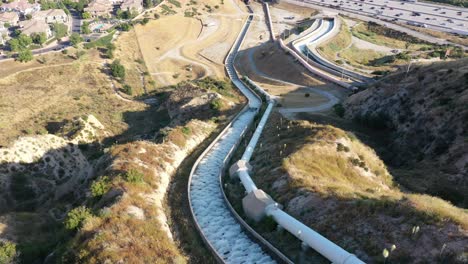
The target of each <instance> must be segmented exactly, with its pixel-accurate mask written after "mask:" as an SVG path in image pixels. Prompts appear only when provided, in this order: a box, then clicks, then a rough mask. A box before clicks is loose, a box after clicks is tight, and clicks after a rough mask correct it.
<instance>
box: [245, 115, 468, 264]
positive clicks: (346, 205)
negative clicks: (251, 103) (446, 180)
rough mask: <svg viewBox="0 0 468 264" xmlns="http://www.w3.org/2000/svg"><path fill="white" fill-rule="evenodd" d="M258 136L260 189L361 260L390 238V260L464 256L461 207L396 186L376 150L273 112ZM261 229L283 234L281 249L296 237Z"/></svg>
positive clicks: (467, 224) (458, 259)
mask: <svg viewBox="0 0 468 264" xmlns="http://www.w3.org/2000/svg"><path fill="white" fill-rule="evenodd" d="M260 142H261V144H260V147H259V148H258V149H257V150H256V153H255V154H254V155H253V157H254V160H253V161H252V162H251V164H252V166H253V177H254V181H255V182H256V183H257V185H258V186H259V188H262V189H264V190H265V191H266V192H268V193H269V194H271V195H272V197H273V198H274V199H275V200H277V201H278V202H280V203H281V204H283V205H284V207H285V210H286V211H287V212H288V213H290V214H292V215H294V216H295V217H297V218H298V219H300V220H301V221H302V222H303V223H305V224H307V225H308V226H310V227H312V228H313V229H315V230H317V231H318V232H320V233H321V234H323V235H325V236H326V237H328V238H329V239H331V240H332V241H334V242H336V243H337V244H338V245H340V246H342V247H343V248H345V249H347V250H349V251H351V252H354V253H355V254H357V255H358V256H359V257H360V258H361V259H363V260H364V261H366V262H367V263H380V262H381V261H383V257H382V250H383V249H384V248H387V249H389V250H390V248H391V246H392V245H395V246H396V249H395V250H394V251H393V252H391V253H390V258H389V261H387V262H389V263H434V262H437V261H442V262H444V263H445V262H446V263H463V261H464V260H463V258H464V257H463V254H464V252H465V250H466V248H465V246H466V244H467V243H468V232H467V228H468V214H467V212H465V211H464V210H462V209H459V208H456V207H454V206H453V205H451V204H450V203H448V202H446V201H443V200H441V199H439V198H435V197H431V196H428V195H421V194H413V193H408V192H404V191H402V190H401V189H400V188H399V186H398V185H397V184H396V183H395V182H394V180H393V179H392V176H391V175H390V174H389V172H388V171H387V168H386V166H385V164H384V163H383V162H382V161H381V160H380V159H379V157H378V156H377V155H376V154H375V152H374V151H373V150H372V149H371V148H369V147H368V146H366V145H364V144H363V143H361V142H360V141H359V140H358V139H357V138H356V137H355V136H354V135H353V134H351V133H348V132H345V131H343V130H340V129H338V128H335V127H332V126H328V125H319V124H316V123H311V122H307V121H291V122H289V121H287V120H285V119H281V118H280V116H279V115H273V116H272V117H271V119H270V121H269V123H268V125H267V127H266V130H265V131H264V134H263V136H262V138H261V141H260ZM273 229H274V228H273ZM416 229H418V231H416ZM265 236H267V237H270V238H271V239H272V241H275V243H278V244H280V245H281V242H278V241H281V240H284V241H289V242H284V243H283V247H285V248H287V247H290V245H292V244H294V243H293V242H291V241H295V240H291V238H290V236H288V235H286V234H285V233H283V235H278V233H277V231H270V232H266V234H265ZM278 238H280V239H278ZM293 259H294V258H293ZM295 261H298V262H302V263H308V262H307V261H306V260H302V261H301V258H300V257H298V258H297V259H295Z"/></svg>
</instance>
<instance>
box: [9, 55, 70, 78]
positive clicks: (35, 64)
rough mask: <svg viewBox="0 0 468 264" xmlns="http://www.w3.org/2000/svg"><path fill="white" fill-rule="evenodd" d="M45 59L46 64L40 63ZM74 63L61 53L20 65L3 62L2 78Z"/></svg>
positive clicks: (36, 58) (12, 62)
mask: <svg viewBox="0 0 468 264" xmlns="http://www.w3.org/2000/svg"><path fill="white" fill-rule="evenodd" d="M71 50H73V49H71ZM44 58H45V59H46V61H47V63H46V64H42V63H40V62H39V61H38V59H44ZM72 61H73V59H72V58H70V57H68V56H65V55H63V54H61V53H50V54H47V55H41V56H37V57H34V60H32V61H29V62H26V63H20V62H17V61H3V62H0V78H4V77H6V76H8V75H10V74H13V73H18V72H20V71H27V70H32V69H35V68H41V67H48V66H50V65H57V64H66V63H71V62H72Z"/></svg>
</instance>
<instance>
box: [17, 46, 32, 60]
mask: <svg viewBox="0 0 468 264" xmlns="http://www.w3.org/2000/svg"><path fill="white" fill-rule="evenodd" d="M33 58H34V57H33V54H32V51H31V50H29V49H23V50H21V51H19V52H18V61H20V62H28V61H31V60H32V59H33Z"/></svg>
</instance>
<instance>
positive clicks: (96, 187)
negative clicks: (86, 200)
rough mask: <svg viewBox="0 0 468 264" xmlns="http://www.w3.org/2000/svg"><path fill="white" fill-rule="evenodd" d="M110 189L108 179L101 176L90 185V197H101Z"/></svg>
mask: <svg viewBox="0 0 468 264" xmlns="http://www.w3.org/2000/svg"><path fill="white" fill-rule="evenodd" d="M109 189H110V180H109V177H107V176H103V177H101V178H100V179H99V180H96V181H94V182H93V183H92V184H91V195H92V196H93V197H101V196H103V195H104V194H106V193H107V192H108V191H109Z"/></svg>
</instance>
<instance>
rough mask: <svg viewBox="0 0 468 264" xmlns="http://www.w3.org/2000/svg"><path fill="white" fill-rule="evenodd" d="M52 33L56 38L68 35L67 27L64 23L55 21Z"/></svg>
mask: <svg viewBox="0 0 468 264" xmlns="http://www.w3.org/2000/svg"><path fill="white" fill-rule="evenodd" d="M53 28H54V34H55V37H56V38H57V39H61V38H63V37H65V36H67V35H68V27H67V26H66V25H65V24H61V23H55V24H54V25H53Z"/></svg>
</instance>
